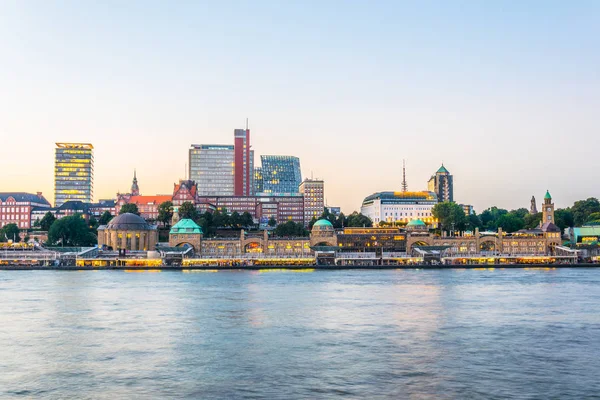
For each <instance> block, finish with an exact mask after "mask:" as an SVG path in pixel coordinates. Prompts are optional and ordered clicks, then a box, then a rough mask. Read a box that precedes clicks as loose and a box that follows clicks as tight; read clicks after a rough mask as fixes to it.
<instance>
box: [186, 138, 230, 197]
mask: <svg viewBox="0 0 600 400" xmlns="http://www.w3.org/2000/svg"><path fill="white" fill-rule="evenodd" d="M189 177H190V180H192V181H195V182H196V183H197V185H198V195H199V196H233V190H234V147H233V146H230V145H221V144H193V145H192V146H191V148H190V152H189Z"/></svg>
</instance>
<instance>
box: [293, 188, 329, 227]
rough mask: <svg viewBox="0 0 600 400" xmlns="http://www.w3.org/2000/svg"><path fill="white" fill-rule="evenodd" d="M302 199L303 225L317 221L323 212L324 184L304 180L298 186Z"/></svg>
mask: <svg viewBox="0 0 600 400" xmlns="http://www.w3.org/2000/svg"><path fill="white" fill-rule="evenodd" d="M299 189H300V194H301V195H302V196H303V197H304V225H307V226H308V224H309V223H310V221H311V220H312V219H313V218H315V219H319V218H320V217H321V215H322V214H323V212H324V211H325V183H324V182H323V181H322V180H316V179H305V180H304V181H303V182H302V183H301V184H300V186H299Z"/></svg>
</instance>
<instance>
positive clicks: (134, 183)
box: [131, 169, 140, 196]
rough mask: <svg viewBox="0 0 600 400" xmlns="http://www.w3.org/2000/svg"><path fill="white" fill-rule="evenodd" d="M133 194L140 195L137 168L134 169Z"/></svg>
mask: <svg viewBox="0 0 600 400" xmlns="http://www.w3.org/2000/svg"><path fill="white" fill-rule="evenodd" d="M131 195H132V196H139V195H140V188H139V186H138V181H137V174H136V171H135V169H134V170H133V183H132V184H131Z"/></svg>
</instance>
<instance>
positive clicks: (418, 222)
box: [406, 219, 426, 226]
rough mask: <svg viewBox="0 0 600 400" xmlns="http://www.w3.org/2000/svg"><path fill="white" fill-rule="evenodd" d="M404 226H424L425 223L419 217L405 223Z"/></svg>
mask: <svg viewBox="0 0 600 400" xmlns="http://www.w3.org/2000/svg"><path fill="white" fill-rule="evenodd" d="M406 226H426V224H425V222H423V221H421V220H420V219H413V220H411V221H410V222H409V223H408V224H406Z"/></svg>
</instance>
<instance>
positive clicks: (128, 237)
mask: <svg viewBox="0 0 600 400" xmlns="http://www.w3.org/2000/svg"><path fill="white" fill-rule="evenodd" d="M157 242H158V230H157V228H156V225H151V224H149V223H148V222H146V220H145V219H144V218H142V217H140V216H139V215H135V214H132V213H125V214H121V215H118V216H116V217H114V218H113V219H111V220H110V222H109V223H108V224H107V225H101V226H99V227H98V245H99V246H104V245H106V246H107V247H112V248H113V249H114V250H119V249H124V250H129V251H149V250H154V248H155V247H156V243H157Z"/></svg>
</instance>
